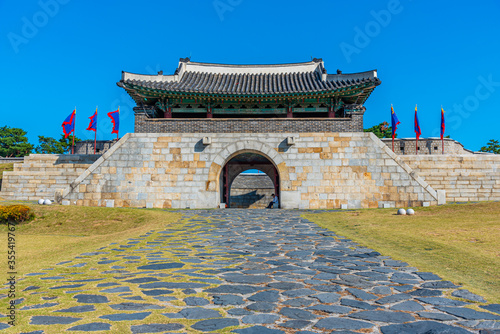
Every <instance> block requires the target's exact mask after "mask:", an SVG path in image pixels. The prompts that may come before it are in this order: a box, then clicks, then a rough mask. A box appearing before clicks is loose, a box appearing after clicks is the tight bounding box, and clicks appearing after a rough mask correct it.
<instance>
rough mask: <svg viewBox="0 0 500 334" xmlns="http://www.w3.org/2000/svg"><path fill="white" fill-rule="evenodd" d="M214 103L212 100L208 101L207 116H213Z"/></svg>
mask: <svg viewBox="0 0 500 334" xmlns="http://www.w3.org/2000/svg"><path fill="white" fill-rule="evenodd" d="M212 116H213V115H212V105H211V103H210V101H208V103H207V118H212Z"/></svg>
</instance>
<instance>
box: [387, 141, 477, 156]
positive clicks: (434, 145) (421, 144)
mask: <svg viewBox="0 0 500 334" xmlns="http://www.w3.org/2000/svg"><path fill="white" fill-rule="evenodd" d="M382 141H383V142H384V143H385V144H386V145H387V147H389V149H391V150H392V138H383V139H382ZM443 141H444V154H453V155H462V154H473V152H472V151H470V150H467V149H465V148H464V146H463V145H462V144H461V143H459V142H458V141H456V140H453V139H451V138H444V140H443ZM415 142H416V140H415V138H395V139H394V153H396V154H398V155H414V154H415V153H416V152H417V146H416V143H415ZM442 144H443V143H442V142H441V138H420V139H419V140H418V154H419V155H420V154H426V155H429V154H430V155H436V154H441V155H442V154H443V145H442Z"/></svg>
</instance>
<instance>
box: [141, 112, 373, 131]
mask: <svg viewBox="0 0 500 334" xmlns="http://www.w3.org/2000/svg"><path fill="white" fill-rule="evenodd" d="M359 131H363V112H353V113H352V114H351V117H349V118H260V119H258V118H257V119H255V118H191V119H175V118H148V117H147V116H146V114H145V113H143V112H136V114H135V131H134V132H135V133H177V132H178V133H287V132H359Z"/></svg>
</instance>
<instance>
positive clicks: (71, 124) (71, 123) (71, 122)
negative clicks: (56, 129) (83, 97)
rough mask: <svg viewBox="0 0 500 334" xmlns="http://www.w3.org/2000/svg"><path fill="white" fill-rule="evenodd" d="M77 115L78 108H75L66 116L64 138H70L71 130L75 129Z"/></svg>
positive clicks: (63, 125)
mask: <svg viewBox="0 0 500 334" xmlns="http://www.w3.org/2000/svg"><path fill="white" fill-rule="evenodd" d="M75 116H76V109H75V110H73V112H72V113H71V114H70V115H69V116H68V117H66V119H65V120H64V122H63V123H62V128H63V132H64V138H68V136H69V135H70V134H71V132H73V131H75Z"/></svg>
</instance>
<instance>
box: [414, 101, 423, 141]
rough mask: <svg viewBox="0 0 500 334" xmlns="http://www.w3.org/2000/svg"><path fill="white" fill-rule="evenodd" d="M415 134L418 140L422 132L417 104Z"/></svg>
mask: <svg viewBox="0 0 500 334" xmlns="http://www.w3.org/2000/svg"><path fill="white" fill-rule="evenodd" d="M415 134H416V135H417V140H418V138H420V135H421V134H422V131H420V125H419V124H418V116H417V106H415Z"/></svg>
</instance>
